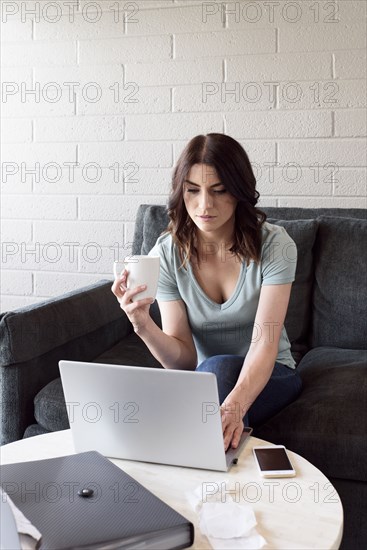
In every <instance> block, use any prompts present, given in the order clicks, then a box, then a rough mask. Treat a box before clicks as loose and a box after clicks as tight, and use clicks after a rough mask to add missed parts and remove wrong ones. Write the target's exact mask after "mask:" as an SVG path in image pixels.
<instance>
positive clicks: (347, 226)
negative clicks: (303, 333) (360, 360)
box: [310, 216, 367, 350]
mask: <svg viewBox="0 0 367 550" xmlns="http://www.w3.org/2000/svg"><path fill="white" fill-rule="evenodd" d="M318 224H319V227H318V233H317V240H316V245H315V249H314V258H315V284H314V289H313V295H312V309H313V323H312V330H311V335H310V345H311V347H313V348H314V347H318V346H331V347H340V348H346V349H361V350H362V349H363V350H365V349H367V345H366V344H367V219H353V218H339V217H338V218H337V217H328V216H321V217H320V218H319V219H318Z"/></svg>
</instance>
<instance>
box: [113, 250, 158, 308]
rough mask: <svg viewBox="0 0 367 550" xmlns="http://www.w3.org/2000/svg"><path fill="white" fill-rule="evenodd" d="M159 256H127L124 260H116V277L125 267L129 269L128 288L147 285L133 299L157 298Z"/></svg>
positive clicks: (114, 266) (114, 267)
mask: <svg viewBox="0 0 367 550" xmlns="http://www.w3.org/2000/svg"><path fill="white" fill-rule="evenodd" d="M159 262H160V257H159V256H140V255H133V256H126V258H125V259H124V261H115V262H114V263H113V274H114V276H115V279H116V278H117V277H118V276H120V274H121V272H122V271H123V270H124V269H127V271H128V275H127V283H126V286H127V288H136V287H137V286H141V285H147V288H146V289H145V290H144V291H143V292H139V294H136V295H135V296H133V297H132V301H133V302H136V301H137V300H142V299H143V298H155V296H156V294H157V288H158V279H159Z"/></svg>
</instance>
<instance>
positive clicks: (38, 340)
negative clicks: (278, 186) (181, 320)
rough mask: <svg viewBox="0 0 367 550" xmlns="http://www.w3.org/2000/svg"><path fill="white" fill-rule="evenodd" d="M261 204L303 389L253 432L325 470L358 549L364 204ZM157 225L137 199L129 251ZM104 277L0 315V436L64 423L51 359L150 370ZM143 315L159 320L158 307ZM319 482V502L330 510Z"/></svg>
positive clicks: (366, 541)
mask: <svg viewBox="0 0 367 550" xmlns="http://www.w3.org/2000/svg"><path fill="white" fill-rule="evenodd" d="M263 210H264V211H265V212H266V213H267V215H268V221H269V222H271V223H278V224H279V225H283V226H284V227H285V228H286V229H287V231H288V233H289V235H290V236H291V237H292V238H293V239H294V241H295V242H296V244H297V249H298V262H297V271H296V280H295V282H294V284H293V288H292V294H291V300H290V304H289V308H288V313H287V317H286V320H285V326H286V329H287V333H288V336H289V338H290V341H291V344H292V354H293V356H294V358H295V360H296V362H297V369H298V372H299V373H300V375H301V377H302V380H303V391H302V393H301V395H300V396H299V398H298V399H297V400H296V401H295V402H294V403H292V404H291V405H289V406H288V407H286V408H285V409H284V410H283V411H281V412H280V413H279V414H277V415H276V416H274V417H273V418H272V419H270V420H269V421H268V422H266V423H265V424H264V425H262V426H258V427H256V428H255V431H254V435H256V436H258V437H261V438H263V439H266V440H268V441H271V442H273V443H280V444H284V445H286V447H288V448H289V449H291V450H293V451H295V452H297V453H299V454H301V455H302V456H304V457H305V458H307V459H308V460H310V461H311V462H312V463H313V464H314V465H315V466H317V467H318V468H319V469H320V470H321V471H322V472H323V473H324V474H325V475H326V476H328V478H329V479H330V480H331V481H332V483H333V484H334V486H335V487H336V489H337V491H338V492H339V495H340V497H341V499H342V503H343V506H344V511H345V527H344V537H343V543H342V548H343V549H350V548H353V549H357V548H366V547H367V526H366V518H367V460H366V456H367V351H366V350H367V345H366V344H367V342H366V340H367V299H366V295H367V285H366V283H367V210H365V209H325V208H324V209H303V208H271V207H268V208H263ZM166 224H167V214H166V212H165V209H164V207H162V206H149V205H141V206H140V207H139V211H138V215H137V220H136V225H135V235H134V244H133V253H134V254H146V253H148V251H149V250H150V249H151V248H152V246H153V245H154V243H155V241H156V239H157V237H158V235H159V234H160V232H161V231H162V230H163V229H164V228H165V226H166ZM111 284H112V277H111V279H110V280H102V281H100V282H98V283H97V284H95V285H92V286H89V287H85V288H82V289H79V290H78V291H74V292H70V293H68V294H65V295H63V296H60V297H57V298H54V299H51V300H47V301H46V302H43V303H40V304H36V305H34V306H28V307H25V308H22V309H18V310H16V311H13V312H8V313H3V314H2V315H1V317H0V338H1V350H0V383H1V409H0V435H1V444H5V443H8V442H10V441H15V440H17V439H20V438H22V437H23V436H24V437H29V436H32V435H36V434H39V433H45V432H47V431H55V430H60V429H66V428H68V427H69V424H68V419H67V414H66V407H65V402H64V397H63V393H62V388H61V383H60V379H59V371H58V361H59V360H60V359H74V360H81V361H96V362H103V363H121V364H125V365H145V366H153V367H157V368H160V367H161V365H160V364H159V363H158V362H157V360H156V359H155V358H154V357H153V356H152V355H151V354H150V352H149V350H148V349H147V348H146V346H145V345H144V344H143V343H142V341H141V340H140V338H139V337H138V336H136V334H135V333H134V332H133V330H132V327H131V324H130V323H129V321H128V320H127V318H126V316H125V314H124V313H123V312H122V310H121V309H120V307H119V305H118V303H117V301H116V298H115V297H114V295H113V294H112V292H111ZM150 311H151V315H152V317H153V318H154V319H155V321H156V323H157V324H160V314H159V309H158V306H157V303H155V304H153V305H152V307H151V310H150ZM218 353H220V349H218ZM328 489H329V488H328V487H325V488H320V498H324V499H325V505H329V506H332V503H330V502H328V495H329V496H330V490H328ZM310 490H311V489H310Z"/></svg>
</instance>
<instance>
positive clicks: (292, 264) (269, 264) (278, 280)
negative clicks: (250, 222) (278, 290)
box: [261, 224, 297, 285]
mask: <svg viewBox="0 0 367 550" xmlns="http://www.w3.org/2000/svg"><path fill="white" fill-rule="evenodd" d="M268 226H269V227H270V230H269V232H268V234H267V236H266V238H265V241H264V243H263V246H262V253H261V279H262V282H261V284H262V285H280V284H285V283H292V282H293V281H294V279H295V274H296V267H297V246H296V243H295V242H294V241H293V239H291V237H290V236H289V235H288V233H287V231H286V230H285V229H284V227H281V226H278V225H273V224H268Z"/></svg>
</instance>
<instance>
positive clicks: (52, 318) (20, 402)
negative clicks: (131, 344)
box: [0, 280, 133, 445]
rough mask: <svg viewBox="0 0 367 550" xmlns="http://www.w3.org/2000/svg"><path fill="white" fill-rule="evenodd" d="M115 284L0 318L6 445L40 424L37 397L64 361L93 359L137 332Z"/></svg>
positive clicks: (1, 420) (0, 406) (1, 422)
mask: <svg viewBox="0 0 367 550" xmlns="http://www.w3.org/2000/svg"><path fill="white" fill-rule="evenodd" d="M111 286H112V281H107V280H102V281H99V282H98V283H96V284H94V285H90V286H87V287H84V288H82V289H79V290H76V291H73V292H69V293H67V294H64V295H63V296H59V297H57V298H51V299H50V300H47V301H45V302H41V303H38V304H34V305H31V306H27V307H24V308H21V309H18V310H15V311H11V312H7V313H3V314H2V315H1V316H0V340H1V348H0V391H1V403H0V444H1V445H3V444H5V443H9V442H11V441H16V440H17V439H20V438H22V437H23V433H24V430H25V428H26V427H27V426H28V425H29V424H32V423H34V421H35V420H34V415H33V410H34V408H33V399H34V397H35V395H36V394H37V393H38V392H39V390H40V389H41V388H42V387H44V386H45V385H46V384H48V382H50V381H51V380H53V379H55V378H57V377H58V376H59V367H58V362H59V361H60V359H69V360H76V361H92V360H93V359H95V358H96V357H98V356H99V355H101V354H102V353H103V352H104V351H106V350H108V349H109V348H111V347H112V346H114V345H115V344H116V343H117V342H118V341H120V340H121V339H123V338H124V337H125V336H127V335H128V334H130V333H131V332H132V331H133V329H132V325H131V323H130V321H129V320H128V318H127V317H126V315H125V313H124V312H123V311H122V310H121V308H120V307H119V304H118V302H117V300H116V298H115V296H114V295H113V294H112V292H111Z"/></svg>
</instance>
